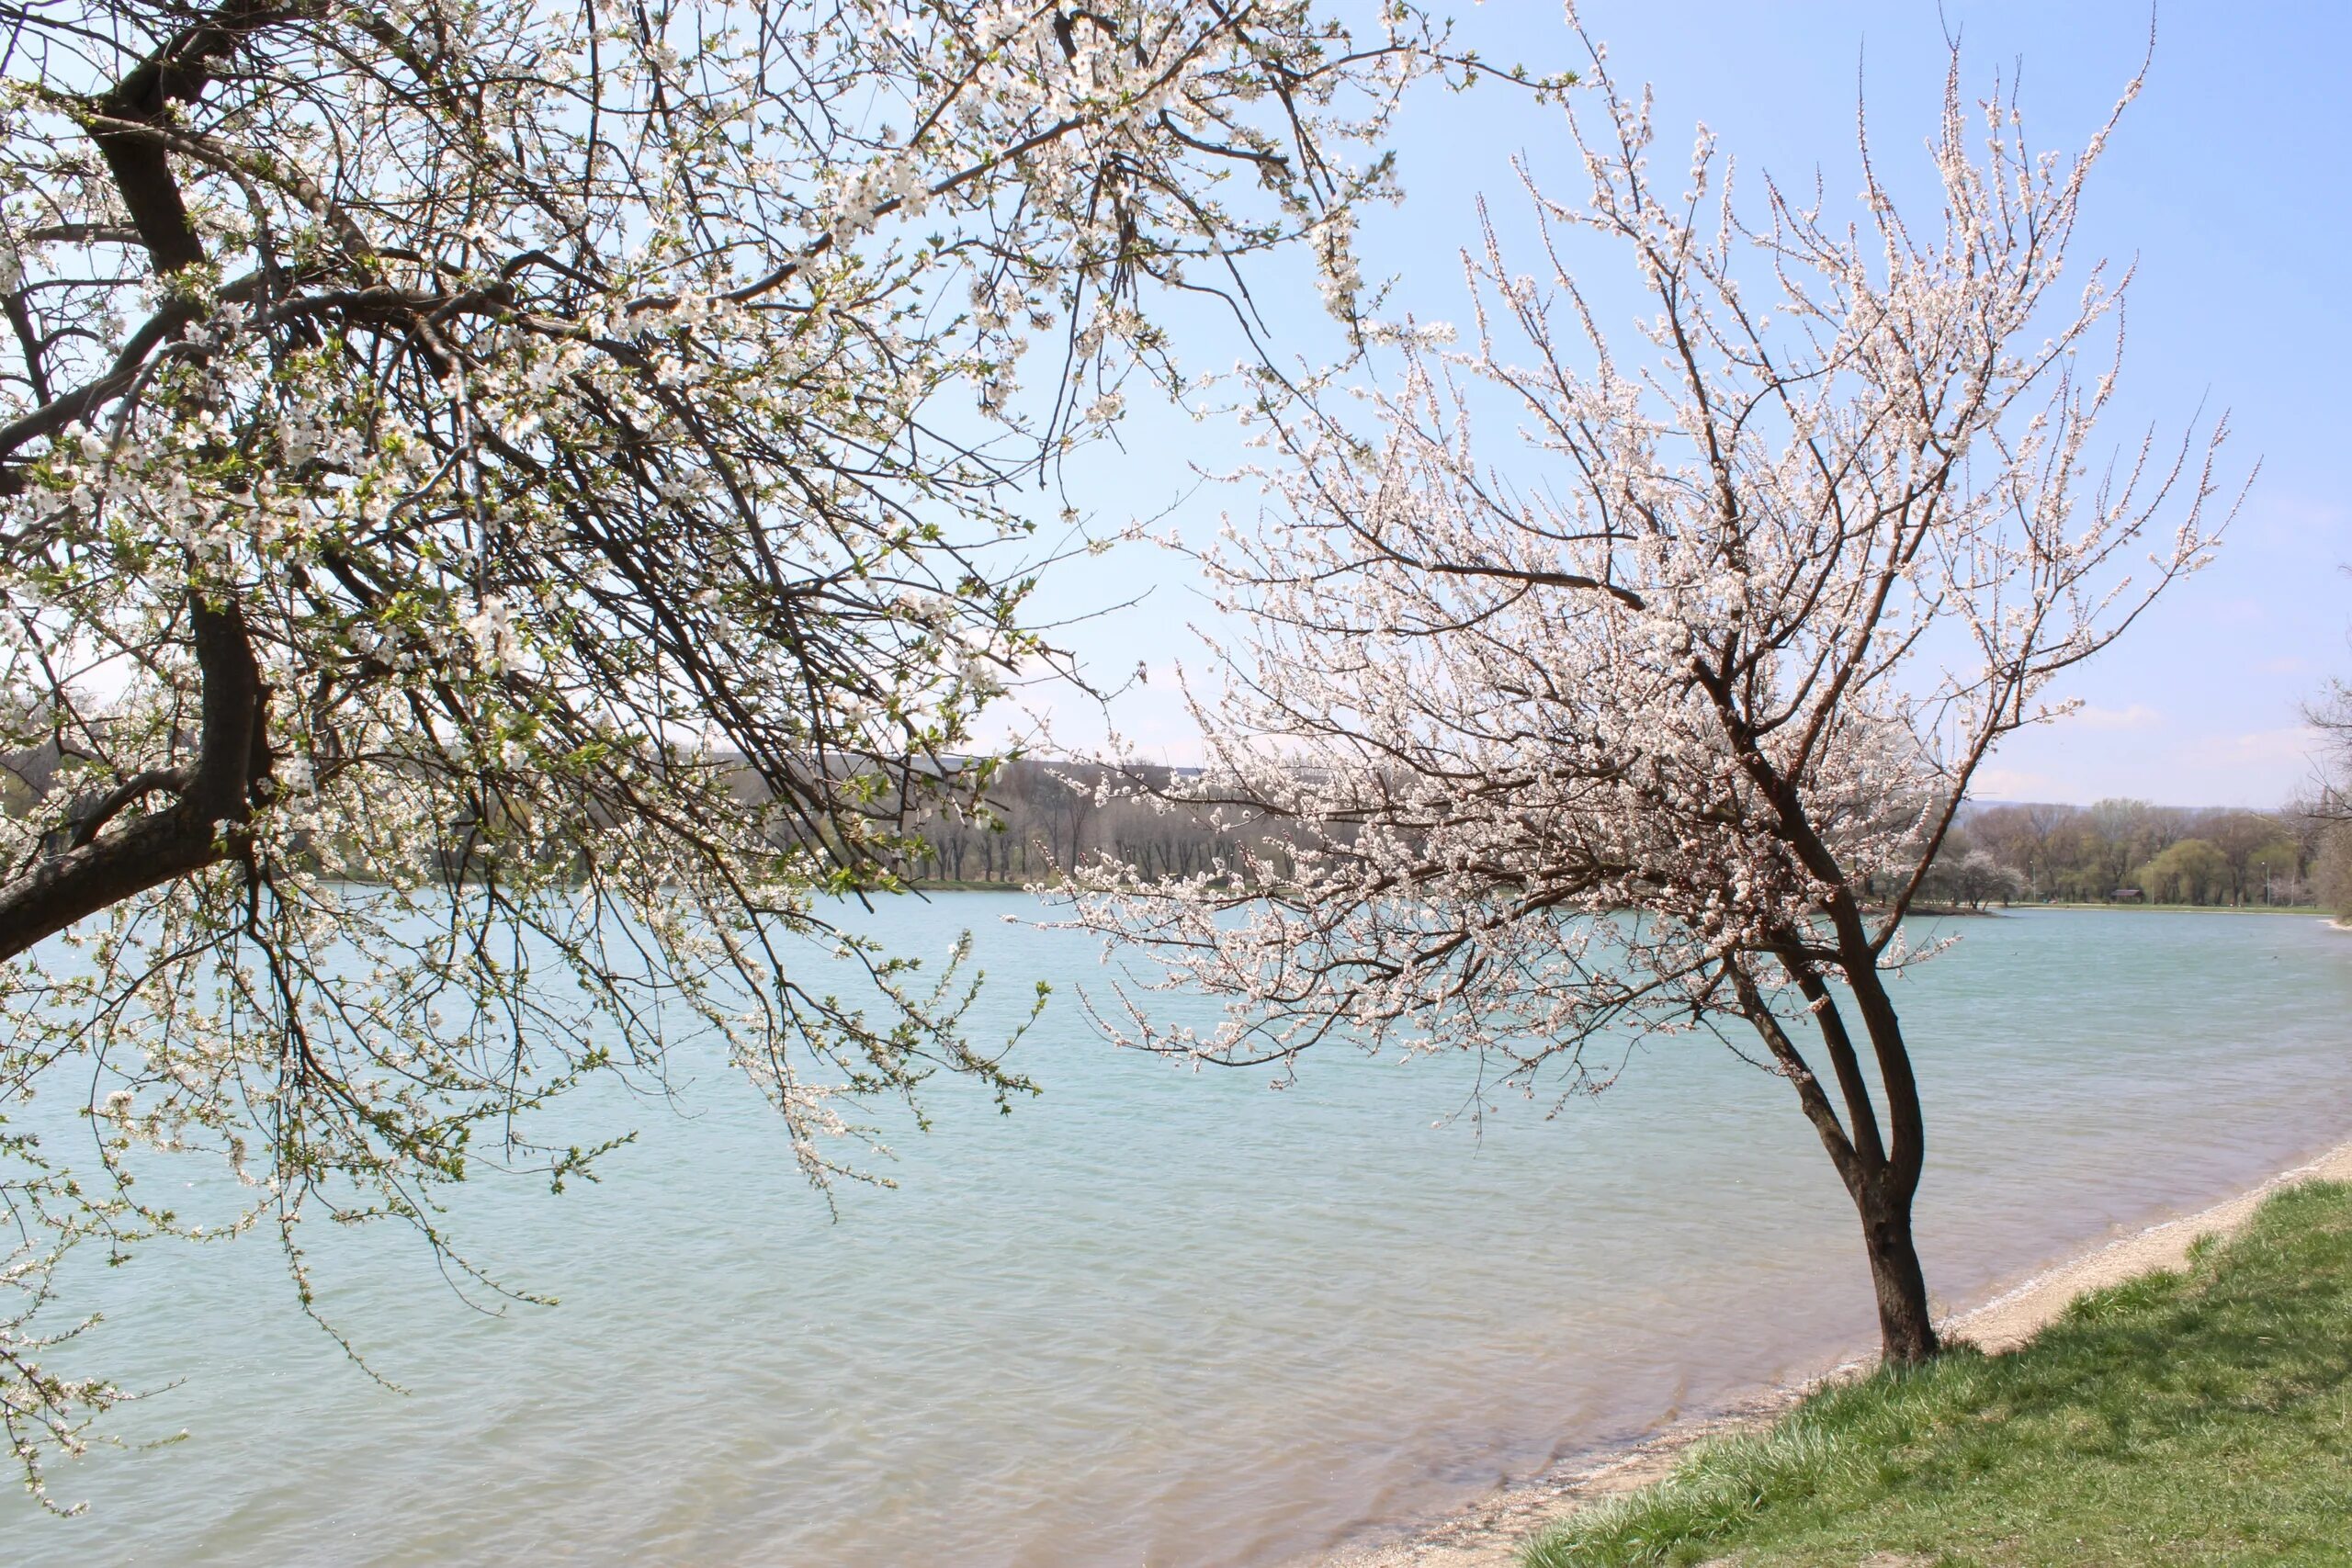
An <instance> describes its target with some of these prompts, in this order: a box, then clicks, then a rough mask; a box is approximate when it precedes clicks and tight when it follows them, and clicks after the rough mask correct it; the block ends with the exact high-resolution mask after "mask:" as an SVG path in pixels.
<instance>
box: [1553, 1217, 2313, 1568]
mask: <svg viewBox="0 0 2352 1568" xmlns="http://www.w3.org/2000/svg"><path fill="white" fill-rule="evenodd" d="M1521 1561H1522V1562H1523V1563H1524V1564H1525V1565H1526V1568H1600V1565H1603V1564H1611V1565H1614V1564H1632V1563H1643V1564H1651V1563H1659V1564H1663V1563H1717V1562H1721V1563H1724V1564H1725V1565H1726V1568H1728V1565H1729V1564H1735V1563H1736V1564H1737V1565H1738V1568H1766V1565H1767V1564H1792V1563H1804V1564H1808V1565H1811V1564H1823V1563H1835V1564H1839V1565H1842V1568H1852V1565H1855V1564H1869V1565H1870V1568H1896V1565H1898V1564H1899V1565H1902V1568H1914V1565H1916V1568H1928V1565H1930V1564H1932V1565H1935V1568H1960V1565H1962V1564H1975V1563H1983V1564H1999V1565H2002V1568H2008V1565H2011V1564H2018V1565H2024V1564H2051V1565H2052V1568H2057V1565H2060V1564H2063V1565H2064V1568H2085V1565H2089V1564H2139V1563H2147V1564H2156V1563H2162V1564H2166V1565H2171V1564H2177V1563H2248V1564H2253V1563H2261V1564H2265V1565H2268V1564H2276V1563H2352V1187H2345V1186H2331V1185H2312V1186H2308V1187H2301V1188H2296V1189H2294V1190H2290V1191H2286V1192H2282V1193H2280V1194H2279V1195H2278V1197H2276V1198H2273V1199H2272V1200H2270V1201H2269V1202H2268V1203H2267V1204H2265V1205H2264V1206H2263V1208H2262V1210H2261V1212H2260V1213H2259V1214H2257V1215H2256V1218H2255V1220H2254V1222H2253V1224H2251V1225H2250V1226H2248V1228H2247V1229H2246V1230H2245V1232H2244V1233H2243V1234H2242V1235H2240V1236H2239V1237H2238V1238H2237V1239H2236V1240H2234V1241H2233V1242H2231V1243H2230V1244H2229V1245H2228V1246H2226V1247H2216V1246H2213V1245H2211V1239H2210V1238H2208V1240H2207V1241H2206V1242H2205V1243H2203V1244H2200V1246H2199V1247H2198V1248H2197V1249H2195V1250H2194V1251H2193V1252H2192V1254H2191V1258H2190V1262H2189V1266H2188V1269H2187V1271H2186V1272H2159V1273H2154V1274H2149V1275H2145V1276H2143V1277H2142V1278H2140V1279H2137V1280H2130V1281H2127V1282H2126V1283H2124V1284H2121V1285H2119V1286H2116V1287H2114V1288H2113V1289H2111V1290H2106V1291H2098V1292H2092V1293H2090V1294H2088V1295H2086V1296H2084V1297H2082V1298H2081V1299H2080V1300H2078V1301H2076V1302H2075V1303H2074V1305H2073V1306H2072V1307H2070V1308H2069V1309H2068V1310H2067V1313H2066V1314H2065V1316H2064V1318H2062V1319H2061V1320H2060V1321H2058V1322H2057V1323H2054V1324H2052V1325H2051V1326H2050V1327H2049V1328H2047V1329H2045V1330H2043V1331H2042V1333H2041V1336H2040V1337H2037V1338H2036V1339H2035V1340H2034V1341H2033V1342H2032V1343H2030V1344H2029V1345H2027V1346H2026V1347H2024V1348H2022V1349H2019V1350H2018V1351H2016V1352H2015V1353H2013V1354H2010V1355H2007V1356H1993V1357H1987V1356H1983V1355H1979V1354H1977V1353H1976V1352H1975V1351H1973V1349H1968V1348H1956V1349H1954V1350H1953V1351H1951V1353H1949V1354H1947V1355H1945V1356H1943V1357H1940V1358H1939V1359H1937V1360H1935V1361H1934V1362H1932V1363H1931V1364H1929V1365H1928V1366H1926V1367H1923V1368H1920V1369H1917V1370H1916V1371H1909V1372H1901V1373H1897V1372H1890V1371H1881V1372H1878V1373H1876V1374H1874V1375H1872V1376H1871V1377H1868V1378H1864V1379H1860V1380H1857V1381H1855V1382H1848V1383H1844V1384H1840V1385H1836V1386H1832V1387H1829V1388H1826V1389H1824V1390H1822V1391H1821V1392H1819V1393H1815V1394H1814V1395H1813V1396H1811V1397H1810V1398H1808V1399H1807V1400H1805V1402H1804V1404H1800V1405H1799V1406H1797V1407H1796V1408H1795V1409H1794V1410H1792V1411H1791V1412H1790V1413H1789V1414H1788V1415H1787V1416H1784V1417H1782V1418H1781V1420H1780V1421H1779V1422H1778V1423H1777V1424H1775V1425H1774V1426H1773V1427H1770V1429H1768V1430H1764V1431H1760V1432H1757V1433H1754V1434H1749V1435H1745V1436H1740V1437H1735V1438H1724V1439H1720V1440H1718V1441H1715V1442H1713V1443H1710V1444H1707V1445H1705V1446H1703V1447H1702V1448H1699V1449H1695V1450H1692V1451H1691V1454H1690V1455H1689V1456H1688V1457H1686V1459H1685V1460H1684V1461H1683V1462H1682V1464H1681V1466H1680V1467H1679V1469H1678V1470H1677V1472H1675V1474H1674V1475H1673V1476H1672V1477H1670V1478H1669V1479H1668V1480H1667V1481H1665V1482H1663V1483H1659V1484H1658V1485H1657V1486H1656V1487H1653V1488H1651V1489H1649V1490H1648V1491H1645V1492H1641V1493H1636V1494H1634V1495H1630V1496H1628V1497H1625V1498H1622V1499H1619V1500H1617V1501H1616V1502H1614V1503H1611V1504H1606V1505H1602V1506H1597V1507H1595V1508H1592V1509H1590V1510H1588V1511H1586V1512H1583V1513H1580V1514H1578V1515H1577V1516H1575V1517H1572V1518H1570V1519H1568V1520H1567V1521H1566V1522H1564V1523H1563V1524H1561V1525H1559V1526H1557V1527H1555V1529H1553V1530H1552V1531H1551V1532H1550V1533H1548V1534H1547V1535H1545V1536H1543V1537H1539V1538H1538V1539H1537V1540H1535V1541H1533V1542H1532V1543H1531V1544H1530V1545H1529V1546H1528V1548H1527V1549H1526V1550H1525V1551H1524V1553H1523V1554H1522V1558H1521Z"/></svg>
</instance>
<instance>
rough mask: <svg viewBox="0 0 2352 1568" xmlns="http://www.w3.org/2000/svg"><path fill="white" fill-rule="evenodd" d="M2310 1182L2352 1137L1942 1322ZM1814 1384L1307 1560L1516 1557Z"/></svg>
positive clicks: (2121, 1276)
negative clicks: (1538, 1535) (1556, 1527)
mask: <svg viewBox="0 0 2352 1568" xmlns="http://www.w3.org/2000/svg"><path fill="white" fill-rule="evenodd" d="M2301 1181H2352V1143H2346V1144H2339V1145H2336V1146H2335V1148H2333V1149H2330V1150H2329V1151H2328V1152H2327V1153H2326V1154H2324V1155H2322V1156H2320V1157H2319V1158H2318V1159H2315V1160H2313V1161H2312V1162H2311V1163H2310V1164H2308V1165H2301V1166H2297V1167H2296V1168H2294V1169H2292V1170H2285V1171H2281V1172H2279V1173H2278V1175H2276V1176H2274V1177H2272V1178H2270V1179H2268V1180H2267V1181H2265V1182H2263V1183H2262V1184H2261V1185H2260V1186H2258V1187H2256V1188H2253V1189H2252V1190H2248V1191H2245V1192H2241V1193H2240V1194H2238V1195H2237V1196H2236V1197H2234V1198H2232V1199H2230V1200H2229V1201H2226V1202H2222V1203H2216V1204H2214V1205H2213V1206H2212V1207H2211V1208H2210V1209H2202V1210H2199V1211H2198V1212H2197V1213H2193V1214H2184V1215H2182V1216H2180V1217H2178V1218H2177V1219H2171V1220H2166V1221H2165V1222H2163V1223H2162V1224H2154V1225H2150V1226H2149V1227H2148V1228H2147V1229H2145V1230H2143V1231H2140V1232H2138V1233H2136V1234H2134V1235H2127V1236H2122V1237H2120V1238H2118V1239H2117V1240H2114V1241H2111V1242H2109V1243H2108V1244H2106V1245H2105V1246H2103V1247H2097V1248H2094V1249H2093V1250H2091V1251H2089V1252H2086V1253H2085V1254H2083V1255H2082V1256H2081V1257H2080V1258H2075V1259H2073V1260H2072V1261H2070V1262H2066V1263H2062V1264H2060V1265H2059V1266H2058V1267H2057V1268H2055V1269H2049V1270H2047V1271H2046V1272H2043V1273H2041V1274H2036V1275H2034V1276H2033V1277H2032V1278H2030V1279H2029V1280H2023V1281H2022V1282H2020V1283H2018V1284H2017V1285H2015V1286H2012V1287H2011V1288H2010V1289H2008V1290H2006V1291H2004V1292H2001V1293H1999V1294H1998V1295H1996V1296H1995V1297H1994V1298H1993V1299H1992V1300H1990V1301H1988V1302H1985V1303H1983V1304H1982V1305H1979V1306H1975V1307H1972V1308H1971V1309H1969V1310H1968V1311H1966V1312H1963V1313H1960V1314H1956V1315H1954V1316H1952V1317H1950V1318H1947V1319H1946V1320H1945V1321H1944V1324H1943V1327H1944V1331H1945V1332H1946V1333H1947V1334H1951V1335H1956V1336H1958V1337H1962V1338H1965V1339H1973V1340H1974V1341H1975V1342H1976V1343H1977V1344H1978V1345H1980V1346H1982V1347H1983V1348H1985V1349H1986V1350H1988V1351H1993V1352H1996V1353H1997V1352H1999V1351H2003V1350H2011V1349H2015V1348H2017V1347H2018V1346H2019V1345H2021V1344H2023V1343H2024V1342H2025V1341H2026V1340H2027V1339H2030V1338H2031V1337H2033V1334H2034V1333H2035V1331H2036V1330H2038V1329H2040V1328H2041V1326H2042V1325H2044V1324H2046V1323H2048V1322H2050V1321H2051V1320H2052V1318H2054V1317H2056V1316H2057V1315H2058V1314H2059V1313H2060V1312H2061V1311H2063V1310H2064V1307H2065V1305H2066V1303H2068V1302H2070V1301H2073V1300H2074V1299H2075V1297H2076V1296H2078V1295H2080V1294H2082V1293H2083V1292H2085V1291H2089V1290H2096V1289H2098V1287H2100V1286H2103V1285H2112V1284H2115V1283H2117V1282H2118V1281H2120V1280H2128V1279H2130V1278H2131V1277H2132V1276H2133V1275H2135V1274H2143V1273H2146V1272H2147V1271H2148V1270H2149V1269H2172V1268H2177V1267H2179V1266H2180V1264H2181V1263H2182V1262H2183V1261H2184V1260H2185V1259H2186V1258H2187V1257H2188V1247H2189V1244H2190V1243H2191V1242H2193V1241H2195V1240H2196V1239H2197V1238H2198V1237H2199V1236H2200V1235H2206V1234H2207V1233H2208V1232H2219V1233H2221V1234H2222V1235H2228V1234H2230V1233H2231V1232H2233V1231H2235V1230H2236V1229H2237V1228H2238V1227H2239V1226H2240V1225H2243V1224H2245V1222H2246V1220H2247V1218H2248V1217H2249V1216H2251V1215H2252V1214H2253V1213H2254V1211H2255V1209H2256V1207H2257V1206H2259V1205H2260V1203H2261V1202H2262V1201H2263V1199H2265V1198H2267V1197H2268V1196H2269V1195H2270V1194H2271V1193H2272V1192H2275V1191H2277V1190H2278V1189H2279V1188H2281V1187H2289V1186H2292V1185H2294V1184H2295V1183H2297V1182H2301ZM1858 1364H1859V1363H1858ZM1847 1370H1849V1369H1846V1368H1841V1369H1839V1371H1847ZM1829 1375H1830V1376H1832V1377H1835V1376H1838V1372H1832V1373H1830V1374H1829ZM1810 1386H1812V1385H1811V1384H1796V1385H1791V1386H1787V1387H1782V1388H1775V1389H1770V1390H1768V1391H1765V1392H1762V1393H1758V1394H1757V1395H1756V1396H1755V1397H1754V1398H1752V1399H1750V1400H1748V1401H1747V1402H1745V1403H1744V1404H1741V1405H1739V1406H1738V1407H1737V1408H1736V1409H1734V1410H1731V1411H1729V1412H1727V1413H1725V1414H1723V1415H1720V1416H1709V1417H1706V1418H1704V1419H1701V1420H1694V1421H1686V1422H1681V1423H1679V1424H1677V1425H1675V1426H1673V1427H1669V1428H1668V1429H1667V1430H1666V1431H1664V1432H1661V1433H1659V1434H1658V1435H1657V1437H1655V1438H1650V1439H1649V1440H1648V1441H1646V1442H1644V1443H1640V1444H1637V1445H1636V1446H1634V1447H1633V1448H1631V1449H1627V1450H1621V1451H1619V1452H1616V1453H1613V1454H1609V1455H1604V1456H1600V1457H1598V1458H1595V1457H1587V1458H1585V1459H1582V1460H1579V1461H1570V1462H1569V1463H1566V1464H1564V1465H1562V1466H1560V1467H1559V1468H1557V1469H1555V1470H1553V1471H1550V1472H1545V1473H1544V1474H1543V1475H1539V1476H1536V1477H1534V1478H1533V1479H1532V1480H1528V1481H1523V1482H1518V1483H1513V1484H1511V1485H1509V1486H1505V1487H1502V1488H1499V1489H1498V1490H1497V1491H1495V1492H1493V1493H1491V1494H1489V1495H1487V1496H1486V1497H1483V1498H1480V1499H1479V1500H1478V1501H1477V1502H1476V1503H1474V1504H1472V1505H1471V1506H1468V1507H1466V1508H1464V1509H1463V1510H1461V1511H1460V1512H1459V1513H1456V1514H1453V1515H1451V1516H1449V1517H1444V1518H1441V1519H1434V1520H1431V1521H1430V1522H1428V1523H1427V1524H1426V1525H1424V1526H1423V1527H1421V1528H1420V1529H1416V1530H1414V1531H1413V1532H1411V1533H1410V1534H1408V1535H1406V1536H1403V1537H1402V1538H1400V1539H1397V1540H1388V1541H1384V1542H1377V1543H1374V1544H1372V1545H1368V1546H1363V1547H1357V1548H1352V1549H1350V1550H1348V1551H1342V1552H1340V1553H1339V1554H1337V1555H1326V1556H1321V1557H1317V1558H1310V1559H1306V1560H1304V1561H1303V1562H1301V1563H1300V1564H1299V1565H1298V1568H1308V1565H1309V1564H1312V1565H1313V1568H1515V1565H1516V1563H1517V1562H1518V1546H1519V1543H1520V1542H1521V1541H1522V1540H1526V1538H1527V1537H1528V1536H1529V1535H1531V1534H1532V1533H1533V1532H1535V1531H1536V1530H1538V1529H1542V1528H1543V1527H1544V1525H1546V1524H1548V1523H1550V1522H1551V1521H1552V1520H1554V1519H1555V1518H1558V1517H1561V1516H1563V1515H1565V1514H1567V1513H1571V1512H1573V1511H1574V1510H1576V1509H1577V1508H1578V1507H1581V1506H1585V1505H1587V1504H1589V1503H1591V1502H1594V1501H1596V1500H1598V1499H1600V1498H1604V1497H1611V1496H1615V1495H1619V1494H1620V1493H1624V1492H1631V1491H1633V1490H1634V1489H1636V1488H1638V1487H1641V1486H1645V1485H1647V1484H1648V1483H1651V1482H1653V1481H1656V1480H1658V1479H1660V1478H1661V1477H1663V1476H1665V1475H1666V1474H1668V1472H1671V1471H1672V1470H1673V1468H1674V1464H1675V1461H1677V1460H1678V1459H1679V1457H1680V1456H1681V1454H1682V1451H1683V1450H1686V1449H1688V1448H1690V1447H1691V1445H1692V1444H1694V1443H1697V1442H1700V1441H1702V1440H1704V1439H1705V1438H1711V1437H1715V1436H1718V1435H1720V1434H1722V1433H1724V1432H1730V1431H1736V1430H1739V1429H1740V1428H1742V1427H1753V1426H1757V1425H1759V1424H1761V1423H1763V1422H1767V1421H1770V1420H1771V1419H1772V1418H1773V1417H1774V1416H1778V1415H1779V1414H1780V1413H1781V1411H1783V1410H1785V1409H1787V1408H1788V1407H1789V1406H1790V1405H1791V1404H1794V1403H1795V1402H1796V1401H1797V1400H1798V1399H1799V1398H1800V1397H1802V1396H1803V1394H1804V1392H1805V1389H1806V1388H1808V1387H1810Z"/></svg>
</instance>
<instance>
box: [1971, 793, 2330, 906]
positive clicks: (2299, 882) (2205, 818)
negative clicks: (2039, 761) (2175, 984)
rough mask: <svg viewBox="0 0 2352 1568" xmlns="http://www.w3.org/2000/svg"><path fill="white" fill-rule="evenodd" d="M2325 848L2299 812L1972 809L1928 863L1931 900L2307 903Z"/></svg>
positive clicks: (2138, 803) (2135, 806) (2112, 804)
mask: <svg viewBox="0 0 2352 1568" xmlns="http://www.w3.org/2000/svg"><path fill="white" fill-rule="evenodd" d="M2327 853H2328V835H2327V833H2326V832H2325V830H2324V824H2323V823H2321V822H2319V821H2317V820H2316V819H2314V818H2312V817H2311V816H2310V815H2309V814H2308V813H2307V812H2305V811H2302V810H2300V809H2290V810H2281V811H2249V810H2234V809H2229V808H2216V807H2170V806H2152V805H2150V804H2149V803H2148V802H2146V801H2144V800H2102V801H2100V802H2098V804H2096V805H2093V806H2042V805H1998V806H1979V807H1974V808H1973V809H1972V810H1971V811H1970V812H1969V813H1968V815H1967V817H1966V818H1965V819H1964V820H1963V822H1962V826H1961V829H1960V831H1959V832H1958V833H1957V834H1956V835H1955V836H1954V837H1953V838H1952V839H1951V840H1950V841H1948V842H1947V844H1946V845H1945V849H1944V852H1943V854H1941V855H1940V856H1939V857H1938V859H1937V867H1936V875H1935V881H1936V887H1935V892H1936V894H1937V895H1938V899H1939V902H1944V903H1951V904H1967V905H1979V906H1981V905H1983V904H1985V903H1988V902H1994V901H1999V902H2007V903H2015V902H2019V901H2033V902H2049V901H2064V902H2145V903H2150V904H2202V905H2210V906H2216V907H2231V908H2236V907H2243V906H2246V905H2295V904H2311V903H2312V902H2314V901H2315V898H2316V897H2317V893H2316V884H2315V880H2314V879H2315V878H2316V877H2319V876H2320V875H2321V874H2322V871H2323V864H2324V859H2325V856H2326V854H2327Z"/></svg>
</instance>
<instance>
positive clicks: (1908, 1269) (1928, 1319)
mask: <svg viewBox="0 0 2352 1568" xmlns="http://www.w3.org/2000/svg"><path fill="white" fill-rule="evenodd" d="M1890 1186H1891V1184H1886V1183H1884V1182H1883V1179H1882V1180H1881V1182H1877V1183H1866V1184H1865V1186H1864V1190H1863V1191H1862V1192H1861V1193H1859V1194H1857V1195H1856V1197H1855V1207H1856V1208H1857V1209H1859V1210H1860V1213H1861V1218H1862V1247H1863V1250H1865V1251H1866V1252H1868V1253H1869V1254H1870V1260H1871V1287H1872V1288H1873V1290H1875V1291H1876V1292H1877V1295H1878V1333H1879V1353H1880V1355H1881V1357H1882V1358H1883V1359H1885V1360H1887V1361H1890V1362H1892V1363H1894V1365H1896V1366H1904V1367H1909V1366H1917V1364H1918V1363H1920V1362H1921V1361H1924V1360H1926V1359H1928V1358H1929V1357H1930V1356H1933V1355H1934V1354H1935V1353H1936V1351H1937V1350H1938V1349H1939V1348H1940V1346H1939V1342H1938V1340H1937V1338H1936V1323H1935V1318H1934V1317H1933V1316H1932V1315H1931V1314H1929V1312H1928V1278H1927V1275H1926V1273H1925V1272H1924V1271H1923V1270H1922V1269H1920V1267H1919V1249H1918V1247H1917V1245H1916V1244H1915V1243H1914V1242H1913V1240H1912V1236H1911V1200H1910V1198H1909V1197H1908V1196H1907V1195H1905V1194H1903V1193H1901V1192H1900V1191H1899V1190H1889V1187H1890Z"/></svg>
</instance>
